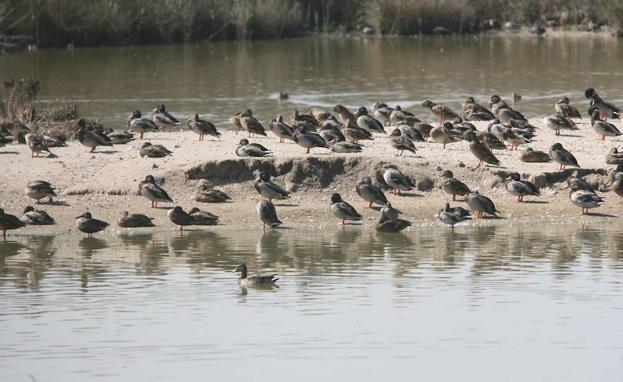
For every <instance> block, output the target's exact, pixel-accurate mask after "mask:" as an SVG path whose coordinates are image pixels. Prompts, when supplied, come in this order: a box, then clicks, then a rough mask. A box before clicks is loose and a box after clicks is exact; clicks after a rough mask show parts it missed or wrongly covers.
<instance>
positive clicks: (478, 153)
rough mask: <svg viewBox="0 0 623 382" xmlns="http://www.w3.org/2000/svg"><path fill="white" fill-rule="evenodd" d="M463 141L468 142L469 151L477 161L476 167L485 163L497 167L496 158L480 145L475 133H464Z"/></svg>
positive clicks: (498, 162)
mask: <svg viewBox="0 0 623 382" xmlns="http://www.w3.org/2000/svg"><path fill="white" fill-rule="evenodd" d="M465 139H466V140H467V141H468V142H469V151H471V153H472V154H474V156H475V157H476V158H477V159H478V166H476V168H478V167H480V165H482V162H485V163H487V164H490V165H494V166H499V165H500V160H499V159H498V158H496V156H495V155H494V154H493V152H492V151H491V150H490V149H489V148H488V147H487V146H485V145H483V144H482V143H480V141H479V140H478V139H477V138H476V133H475V132H473V131H468V132H466V133H465Z"/></svg>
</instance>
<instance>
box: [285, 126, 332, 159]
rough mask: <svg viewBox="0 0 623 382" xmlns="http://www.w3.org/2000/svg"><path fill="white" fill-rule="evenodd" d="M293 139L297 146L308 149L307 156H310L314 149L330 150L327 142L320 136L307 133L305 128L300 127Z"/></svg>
mask: <svg viewBox="0 0 623 382" xmlns="http://www.w3.org/2000/svg"><path fill="white" fill-rule="evenodd" d="M292 138H293V139H294V142H295V143H296V144H297V145H299V146H301V147H303V148H305V149H307V151H305V154H309V152H310V150H311V149H312V148H316V147H319V148H325V149H328V148H329V146H328V145H327V142H326V141H325V140H324V139H323V138H322V137H321V136H320V135H318V134H316V133H312V132H305V130H304V129H303V127H299V129H298V130H297V131H295V132H294V134H293V135H292Z"/></svg>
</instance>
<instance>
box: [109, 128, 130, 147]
mask: <svg viewBox="0 0 623 382" xmlns="http://www.w3.org/2000/svg"><path fill="white" fill-rule="evenodd" d="M106 136H107V137H108V139H110V143H112V144H113V145H125V144H128V143H130V142H132V141H133V140H134V139H135V138H134V134H133V133H132V132H130V131H113V132H111V133H108V134H106Z"/></svg>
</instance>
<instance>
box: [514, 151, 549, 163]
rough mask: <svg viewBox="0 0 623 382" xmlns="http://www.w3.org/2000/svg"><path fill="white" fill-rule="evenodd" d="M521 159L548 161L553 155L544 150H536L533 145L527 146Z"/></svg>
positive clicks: (525, 160) (528, 161) (538, 161)
mask: <svg viewBox="0 0 623 382" xmlns="http://www.w3.org/2000/svg"><path fill="white" fill-rule="evenodd" d="M519 160H521V161H522V162H525V163H548V162H551V161H552V157H551V156H549V154H548V153H546V152H544V151H538V150H534V149H533V148H532V147H527V148H526V150H525V151H524V152H523V153H521V156H520V157H519Z"/></svg>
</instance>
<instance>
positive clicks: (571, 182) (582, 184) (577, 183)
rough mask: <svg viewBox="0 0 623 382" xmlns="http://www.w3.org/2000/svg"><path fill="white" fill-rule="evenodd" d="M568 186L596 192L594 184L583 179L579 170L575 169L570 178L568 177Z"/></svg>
mask: <svg viewBox="0 0 623 382" xmlns="http://www.w3.org/2000/svg"><path fill="white" fill-rule="evenodd" d="M566 188H575V189H576V190H586V191H590V192H595V189H594V188H593V186H592V185H591V184H590V183H589V182H587V181H586V180H584V179H582V178H581V177H580V174H579V173H578V172H577V171H574V172H573V174H572V175H571V176H570V177H569V178H567V187H566ZM595 193H596V192H595Z"/></svg>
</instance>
